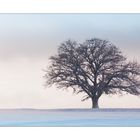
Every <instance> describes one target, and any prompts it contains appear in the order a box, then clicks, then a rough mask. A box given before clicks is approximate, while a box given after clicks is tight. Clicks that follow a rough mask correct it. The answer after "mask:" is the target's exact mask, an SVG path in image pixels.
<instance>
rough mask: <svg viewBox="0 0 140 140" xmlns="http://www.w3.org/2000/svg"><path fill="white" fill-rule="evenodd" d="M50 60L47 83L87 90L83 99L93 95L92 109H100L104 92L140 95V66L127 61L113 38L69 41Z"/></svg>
mask: <svg viewBox="0 0 140 140" xmlns="http://www.w3.org/2000/svg"><path fill="white" fill-rule="evenodd" d="M50 60H51V65H50V66H49V68H48V69H47V70H45V72H46V73H45V78H46V85H47V86H51V85H53V84H55V85H56V86H57V87H58V88H72V89H73V91H74V93H77V94H78V93H80V92H83V93H85V96H84V97H83V99H82V101H85V100H87V99H89V98H91V100H92V108H98V99H99V98H100V97H101V95H102V94H124V93H130V94H133V95H140V79H139V78H140V77H139V76H140V65H139V64H138V63H137V62H127V60H126V58H125V57H124V56H123V55H122V53H121V51H119V49H118V48H117V47H116V46H114V45H113V44H112V43H110V42H109V41H106V40H101V39H97V38H94V39H90V40H86V41H85V42H84V43H82V44H78V43H77V42H75V41H71V40H68V41H66V42H64V43H62V44H61V45H60V47H59V48H58V53H57V54H56V55H54V56H51V57H50Z"/></svg>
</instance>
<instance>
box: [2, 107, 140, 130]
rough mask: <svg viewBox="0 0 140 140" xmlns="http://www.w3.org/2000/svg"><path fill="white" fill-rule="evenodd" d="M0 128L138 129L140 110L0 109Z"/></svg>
mask: <svg viewBox="0 0 140 140" xmlns="http://www.w3.org/2000/svg"><path fill="white" fill-rule="evenodd" d="M0 126H9V127H11V126H15V127H16V126H22V127H24V126H32V127H33V126H56V127H57V126H59V127H61V126H64V127H71V126H73V127H74V126H75V127H93V126H94V127H98V126H102V127H104V126H105V127H110V126H113V127H114V126H115V127H118V126H121V127H125V126H127V127H129V126H134V127H136V126H139V127H140V109H93V110H92V109H54V110H35V109H1V110H0Z"/></svg>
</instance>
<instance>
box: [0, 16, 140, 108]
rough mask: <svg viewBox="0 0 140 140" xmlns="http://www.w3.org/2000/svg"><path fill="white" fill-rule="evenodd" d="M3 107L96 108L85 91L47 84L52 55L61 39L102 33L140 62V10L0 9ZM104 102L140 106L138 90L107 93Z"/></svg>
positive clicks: (104, 104) (0, 105) (0, 98)
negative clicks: (66, 11)
mask: <svg viewBox="0 0 140 140" xmlns="http://www.w3.org/2000/svg"><path fill="white" fill-rule="evenodd" d="M0 19H1V22H0V108H90V106H91V101H90V100H89V101H85V102H81V97H82V95H84V94H80V95H74V94H72V93H71V91H62V90H58V89H56V88H55V87H52V88H44V86H43V85H44V82H45V80H44V79H43V75H44V72H43V71H42V69H44V68H46V66H47V65H48V58H49V56H50V55H53V54H55V52H56V49H57V47H58V46H59V45H60V43H61V42H63V41H65V40H67V39H73V40H76V41H78V42H83V41H84V40H85V39H89V38H93V37H97V38H100V39H107V40H109V41H111V42H112V43H113V44H115V45H116V46H117V47H119V48H120V50H122V51H123V53H124V55H125V56H127V57H128V59H131V60H133V59H134V60H137V61H138V62H140V58H139V52H140V14H0ZM99 105H100V107H108V108H109V107H118V108H121V107H123V108H124V107H129V108H139V107H140V98H139V97H137V96H133V95H125V96H122V97H119V96H111V97H110V96H103V97H101V99H100V101H99Z"/></svg>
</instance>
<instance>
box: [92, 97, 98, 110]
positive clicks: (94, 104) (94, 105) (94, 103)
mask: <svg viewBox="0 0 140 140" xmlns="http://www.w3.org/2000/svg"><path fill="white" fill-rule="evenodd" d="M98 99H99V98H92V109H93V108H99V106H98Z"/></svg>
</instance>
